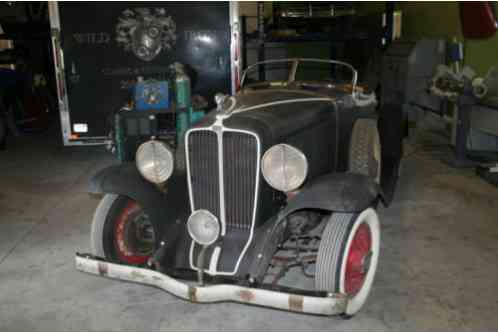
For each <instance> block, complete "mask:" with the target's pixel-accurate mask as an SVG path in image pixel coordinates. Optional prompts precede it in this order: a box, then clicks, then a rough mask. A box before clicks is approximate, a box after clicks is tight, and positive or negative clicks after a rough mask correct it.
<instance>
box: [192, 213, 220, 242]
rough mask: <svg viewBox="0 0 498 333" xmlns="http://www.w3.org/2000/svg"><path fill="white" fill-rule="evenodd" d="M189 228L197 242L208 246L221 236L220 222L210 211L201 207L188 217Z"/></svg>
mask: <svg viewBox="0 0 498 333" xmlns="http://www.w3.org/2000/svg"><path fill="white" fill-rule="evenodd" d="M187 230H188V233H189V235H190V237H192V239H193V240H194V241H195V242H197V243H199V244H201V245H205V246H207V245H211V244H213V243H214V242H216V240H217V239H218V237H219V236H220V222H219V221H218V219H217V218H216V216H214V215H213V214H211V213H210V212H209V211H207V210H205V209H199V210H196V211H195V212H193V213H192V215H190V217H189V218H188V221H187Z"/></svg>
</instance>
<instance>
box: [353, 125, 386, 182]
mask: <svg viewBox="0 0 498 333" xmlns="http://www.w3.org/2000/svg"><path fill="white" fill-rule="evenodd" d="M381 152H382V150H381V144H380V136H379V131H378V129H377V120H376V119H358V120H356V121H355V123H354V126H353V131H352V133H351V141H350V143H349V171H350V172H352V173H358V174H360V175H365V176H370V177H372V178H373V179H375V181H376V182H377V183H380V176H381Z"/></svg>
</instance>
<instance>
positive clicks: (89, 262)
mask: <svg viewBox="0 0 498 333" xmlns="http://www.w3.org/2000/svg"><path fill="white" fill-rule="evenodd" d="M76 268H77V269H78V270H80V271H83V272H86V273H90V274H95V275H101V276H105V277H109V278H114V279H120V280H124V281H131V282H136V283H142V284H146V285H150V286H154V287H157V288H160V289H162V290H165V291H167V292H169V293H171V294H173V295H175V296H177V297H179V298H182V299H185V300H189V301H191V302H195V303H212V302H220V301H227V302H238V303H245V304H252V305H259V306H265V307H272V308H276V309H281V310H287V311H294V312H300V313H310V314H318V315H336V314H340V313H343V312H344V311H345V309H346V306H347V302H348V299H347V298H346V297H345V296H344V295H342V294H334V295H332V294H330V295H327V296H308V295H306V296H305V295H298V294H296V293H292V292H283V291H274V290H268V289H260V288H248V287H242V286H239V285H233V284H215V285H208V286H195V285H192V284H187V283H185V282H182V281H179V280H176V279H174V278H172V277H170V276H168V275H166V274H162V273H159V272H157V271H154V270H150V269H145V268H138V267H132V266H126V265H119V264H115V263H110V262H106V261H102V260H100V259H96V258H93V257H91V256H89V255H77V256H76Z"/></svg>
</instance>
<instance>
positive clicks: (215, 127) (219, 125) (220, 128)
mask: <svg viewBox="0 0 498 333" xmlns="http://www.w3.org/2000/svg"><path fill="white" fill-rule="evenodd" d="M197 131H213V132H215V133H217V136H218V159H219V160H221V161H219V163H220V164H219V169H220V170H221V172H220V173H219V177H220V180H219V182H220V200H221V201H220V215H221V216H222V217H221V216H220V221H221V224H222V230H223V231H225V230H226V220H225V198H224V191H225V190H224V183H223V181H224V180H223V179H224V177H223V161H222V160H223V144H221V145H220V143H219V142H220V141H223V132H236V133H244V134H248V135H252V136H253V137H254V138H256V143H257V157H258V158H257V159H256V186H255V195H254V203H253V213H252V221H251V229H250V232H249V238H248V240H247V242H246V244H245V246H244V248H243V249H242V251H241V253H240V255H239V258H238V259H237V263H236V264H235V268H234V270H233V271H232V272H219V271H215V272H212V271H206V273H208V274H210V275H235V274H236V273H237V271H238V269H239V265H240V262H241V261H242V258H243V257H244V255H245V253H246V252H247V249H248V248H249V245H250V244H251V243H252V239H253V236H254V226H255V223H256V212H257V208H258V207H257V204H258V199H259V182H260V174H261V140H260V138H259V136H258V135H257V134H256V133H253V132H250V131H246V130H239V129H234V128H228V127H225V126H224V125H223V118H221V117H220V118H218V119H216V121H215V122H214V123H213V124H212V125H211V126H208V127H199V128H191V129H189V130H187V133H186V134H185V157H186V166H187V183H188V190H189V198H190V209H191V212H194V211H195V205H194V199H193V198H194V197H193V192H192V181H191V174H190V161H189V155H188V138H189V137H190V134H191V133H192V132H197ZM218 133H220V134H218ZM220 138H221V139H220ZM221 192H223V196H221ZM222 234H223V235H224V233H222ZM193 253H194V241H192V242H191V245H190V251H189V263H190V267H191V268H192V269H194V270H197V267H196V266H195V264H194V262H195V261H194V260H193Z"/></svg>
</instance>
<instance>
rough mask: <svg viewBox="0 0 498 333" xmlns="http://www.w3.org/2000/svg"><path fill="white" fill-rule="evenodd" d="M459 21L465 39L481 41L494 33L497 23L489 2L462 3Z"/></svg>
mask: <svg viewBox="0 0 498 333" xmlns="http://www.w3.org/2000/svg"><path fill="white" fill-rule="evenodd" d="M458 4H459V5H460V20H461V23H462V33H463V36H464V37H465V38H469V39H481V38H489V37H492V36H493V35H494V34H495V33H496V29H497V22H496V16H495V12H494V8H493V6H492V5H491V2H489V1H462V2H459V3H458Z"/></svg>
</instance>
